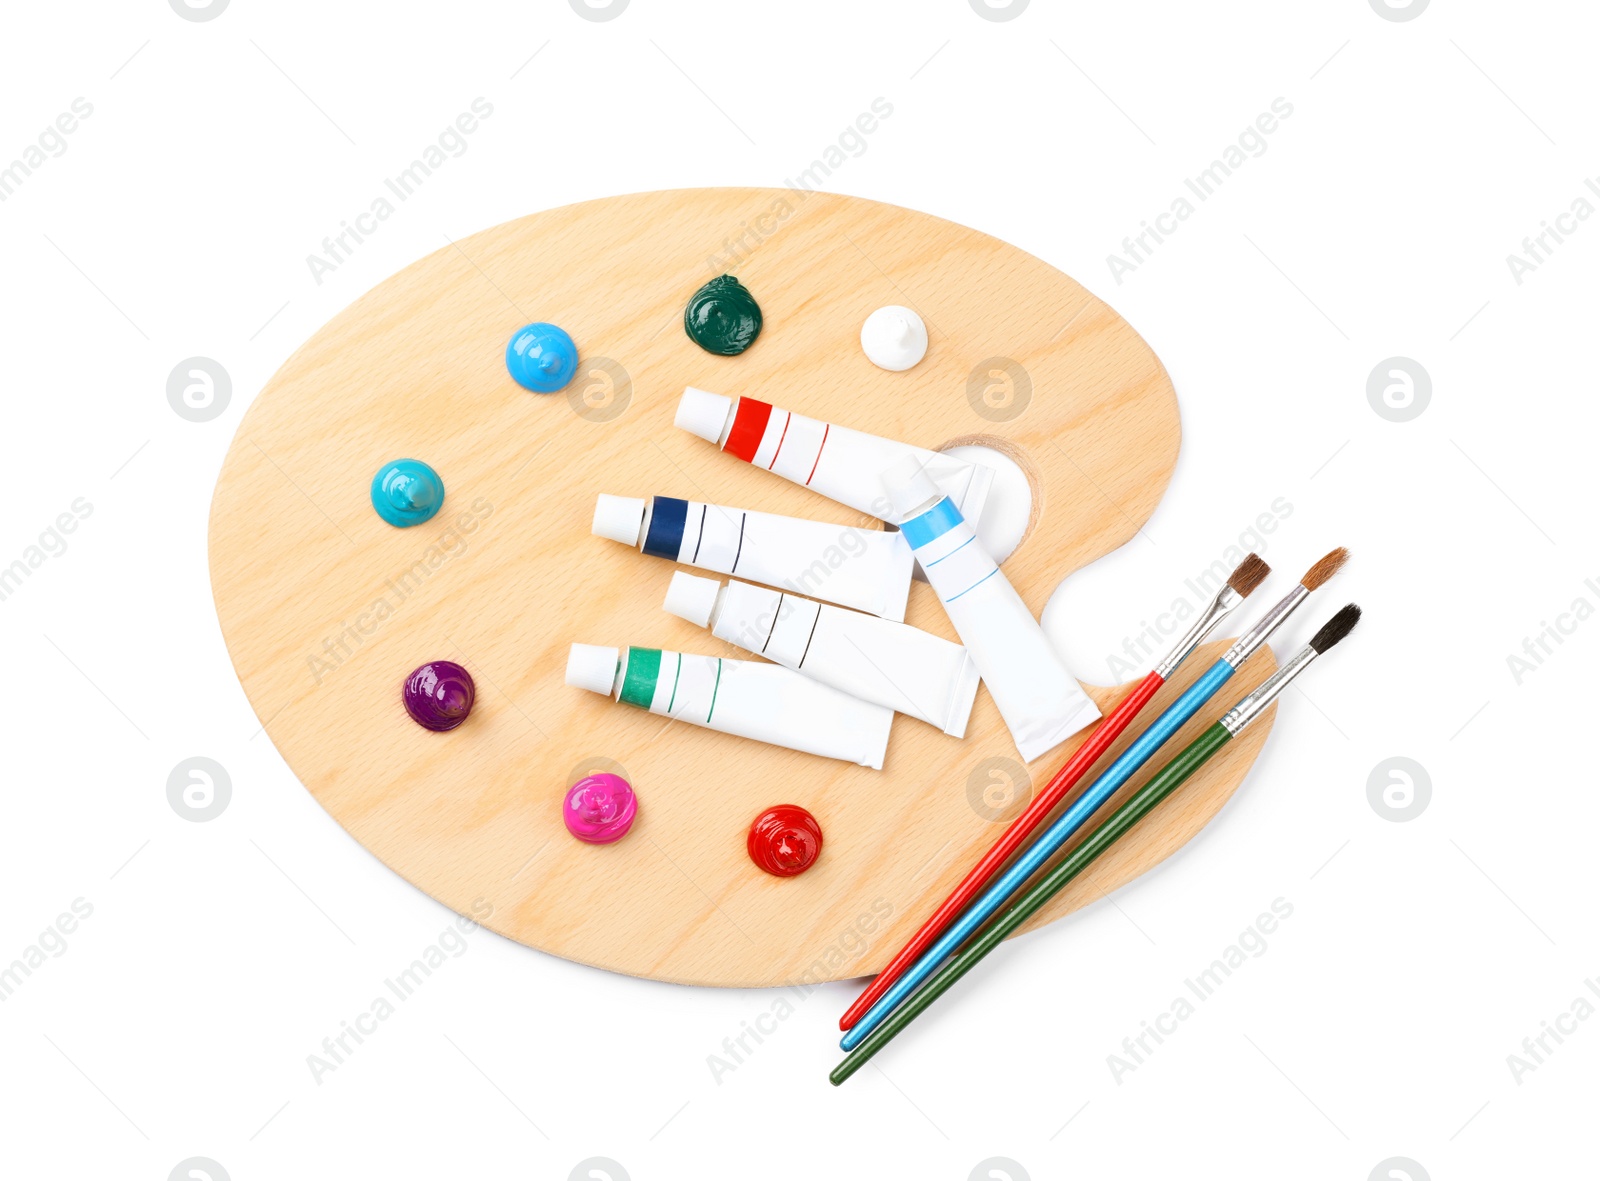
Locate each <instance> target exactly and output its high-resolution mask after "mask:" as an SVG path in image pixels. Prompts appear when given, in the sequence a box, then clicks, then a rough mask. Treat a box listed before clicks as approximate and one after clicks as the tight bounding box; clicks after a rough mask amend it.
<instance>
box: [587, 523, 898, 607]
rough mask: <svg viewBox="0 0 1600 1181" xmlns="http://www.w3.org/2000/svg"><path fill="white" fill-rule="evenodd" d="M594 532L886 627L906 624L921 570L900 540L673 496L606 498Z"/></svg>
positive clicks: (892, 535)
mask: <svg viewBox="0 0 1600 1181" xmlns="http://www.w3.org/2000/svg"><path fill="white" fill-rule="evenodd" d="M591 528H592V529H593V531H594V533H595V535H596V536H598V537H609V538H610V539H611V540H612V541H620V542H622V543H623V544H624V545H632V546H638V547H639V548H641V549H643V551H644V552H645V553H647V554H652V555H654V556H655V557H658V558H666V559H667V560H668V561H672V562H682V563H683V564H684V565H685V566H698V567H700V569H702V570H715V571H716V572H717V573H718V574H737V575H739V576H740V577H741V578H748V579H750V580H751V581H752V582H760V583H764V584H766V585H767V586H777V587H782V588H783V589H784V590H791V591H796V592H798V593H800V594H805V595H811V596H812V597H813V598H818V599H824V600H826V601H827V602H830V603H838V604H839V605H840V606H843V607H854V608H855V609H856V610H858V611H866V612H868V613H870V614H872V615H881V616H883V617H884V618H885V619H894V620H901V619H904V618H905V617H906V596H907V595H908V594H910V593H911V571H912V568H913V566H914V565H915V562H914V560H913V559H912V557H911V549H910V547H908V546H907V545H906V543H905V540H904V539H903V538H902V537H901V536H900V535H899V534H897V533H890V532H886V531H884V530H881V529H857V528H854V527H852V526H849V525H830V524H828V523H827V522H825V521H807V520H802V519H801V518H799V517H780V516H777V515H775V514H773V513H755V512H747V511H746V510H744V509H740V508H726V507H724V506H722V505H716V504H701V503H700V502H699V501H695V500H678V499H677V498H676V497H672V496H656V497H652V498H651V499H650V500H649V501H644V500H641V499H639V498H637V497H632V496H608V495H606V494H605V493H601V494H600V498H599V500H598V501H596V502H595V508H594V522H593V524H592V525H591Z"/></svg>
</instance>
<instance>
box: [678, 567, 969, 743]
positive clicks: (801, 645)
mask: <svg viewBox="0 0 1600 1181" xmlns="http://www.w3.org/2000/svg"><path fill="white" fill-rule="evenodd" d="M662 606H663V607H665V608H666V609H667V611H668V612H670V613H671V614H673V615H676V616H678V617H679V618H680V619H687V620H688V621H689V622H690V623H692V624H694V625H695V626H696V627H709V628H710V629H711V634H712V635H714V636H716V637H717V638H718V639H719V640H726V641H727V642H728V643H730V644H733V645H735V646H736V647H739V648H743V649H744V650H745V651H747V652H754V653H755V654H756V655H757V656H765V657H766V658H767V659H768V660H772V661H776V662H777V663H778V664H781V665H783V666H784V667H785V668H792V669H794V670H795V671H796V672H800V673H804V674H805V675H806V676H808V677H811V678H812V679H813V680H817V681H821V682H822V683H823V684H825V685H832V686H833V687H834V688H835V689H838V690H840V691H841V692H844V693H848V694H850V695H851V696H852V697H859V698H861V700H863V701H871V702H874V703H876V704H878V705H885V706H888V707H889V708H890V709H893V710H896V711H898V712H900V713H903V714H908V715H909V716H911V717H913V718H917V719H919V720H920V721H924V722H927V723H928V724H929V725H932V726H937V727H938V728H939V729H941V730H943V731H944V732H945V733H946V734H949V735H951V736H952V737H955V738H960V737H962V736H963V735H964V734H966V732H967V717H968V715H970V714H971V713H972V700H973V698H974V697H975V696H976V695H977V692H978V667H977V665H975V664H973V662H972V657H970V656H968V655H967V650H966V649H965V648H963V647H962V646H961V645H960V644H952V643H951V642H950V641H949V640H946V639H941V638H940V637H939V636H935V635H932V634H930V633H928V632H925V631H922V630H921V629H920V628H915V627H912V626H910V625H909V624H905V623H895V622H894V621H893V620H889V619H879V618H878V617H877V616H875V615H863V614H862V613H861V612H860V611H846V610H845V609H844V608H843V607H834V606H831V605H830V604H827V603H819V602H817V601H816V600H814V599H807V598H803V597H801V596H800V595H795V594H787V593H784V592H780V591H775V590H771V589H769V588H767V587H764V586H751V585H750V584H749V583H748V582H739V581H738V580H737V579H734V580H731V581H729V582H728V584H727V585H726V586H723V585H722V584H720V583H719V582H717V580H716V579H715V578H700V577H698V576H696V575H694V574H689V573H687V572H685V571H683V570H679V571H677V572H676V573H675V574H673V576H672V582H671V583H670V584H669V585H668V586H667V598H666V602H665V603H663V604H662Z"/></svg>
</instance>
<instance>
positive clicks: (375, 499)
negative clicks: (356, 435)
mask: <svg viewBox="0 0 1600 1181" xmlns="http://www.w3.org/2000/svg"><path fill="white" fill-rule="evenodd" d="M443 503H444V481H443V480H441V479H439V473H438V472H436V471H434V470H433V469H432V468H431V467H429V466H428V465H427V464H425V463H423V462H422V461H421V460H420V459H396V460H394V461H393V462H391V463H386V464H384V465H383V466H382V467H381V468H379V469H378V474H377V475H375V476H373V477H372V507H373V508H375V509H377V510H378V515H379V516H380V517H382V518H383V519H384V520H385V521H388V522H389V524H391V525H398V526H399V527H400V528H402V529H404V528H405V527H406V526H407V525H420V524H422V523H423V522H424V521H428V520H432V519H433V514H434V513H436V512H438V511H439V506H440V505H441V504H443Z"/></svg>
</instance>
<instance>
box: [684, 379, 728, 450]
mask: <svg viewBox="0 0 1600 1181" xmlns="http://www.w3.org/2000/svg"><path fill="white" fill-rule="evenodd" d="M732 413H733V399H732V398H724V397H723V396H722V395H721V394H713V393H711V392H710V391H709V390H697V389H695V388H694V386H692V385H690V386H684V387H683V397H682V398H680V399H679V400H678V415H677V417H676V418H674V419H673V420H672V422H673V425H674V426H677V427H680V428H682V429H683V430H686V431H688V432H689V433H690V434H691V435H699V436H700V437H701V438H702V439H704V440H705V441H706V442H707V443H716V444H717V445H719V446H720V445H721V444H722V429H723V428H724V427H725V426H727V425H728V418H729V416H730V415H732Z"/></svg>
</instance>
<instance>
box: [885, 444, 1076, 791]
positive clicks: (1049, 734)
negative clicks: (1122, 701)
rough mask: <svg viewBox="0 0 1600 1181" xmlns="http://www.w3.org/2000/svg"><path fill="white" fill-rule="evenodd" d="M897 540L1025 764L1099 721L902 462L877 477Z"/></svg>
mask: <svg viewBox="0 0 1600 1181" xmlns="http://www.w3.org/2000/svg"><path fill="white" fill-rule="evenodd" d="M882 479H883V485H884V489H885V491H887V493H888V494H889V498H890V500H891V501H892V502H893V504H894V506H895V512H896V515H897V516H898V518H899V519H898V520H897V521H896V522H895V523H896V524H898V525H899V526H900V535H901V536H902V537H904V538H905V539H906V540H907V541H908V542H910V544H911V549H912V552H913V553H915V554H916V556H917V562H918V564H919V565H920V566H921V567H922V571H923V573H924V574H926V575H927V576H928V585H929V586H931V587H933V591H934V593H935V594H936V595H938V596H939V602H941V603H943V604H944V609H945V612H946V614H948V615H949V616H950V622H951V623H952V624H954V625H955V629H956V634H957V635H958V636H960V637H961V642H962V643H963V644H965V645H966V646H967V652H968V653H970V654H971V656H972V661H973V663H974V664H976V665H977V666H978V672H979V674H980V675H981V676H982V677H983V683H984V684H985V685H987V686H989V695H990V696H991V697H993V698H994V703H995V705H996V707H998V708H999V710H1000V716H1001V718H1002V719H1004V721H1005V724H1006V727H1007V728H1008V729H1009V730H1010V731H1011V737H1012V739H1013V740H1014V741H1015V742H1016V744H1017V750H1018V752H1019V753H1020V754H1021V755H1022V761H1023V762H1025V763H1031V762H1032V761H1033V760H1034V759H1036V758H1038V757H1039V756H1040V755H1042V754H1045V753H1046V752H1047V751H1049V750H1051V749H1052V748H1054V747H1055V746H1057V745H1059V744H1060V743H1062V742H1065V741H1066V740H1067V739H1068V738H1070V737H1072V735H1074V734H1076V733H1077V732H1078V731H1079V730H1081V729H1083V728H1084V727H1085V726H1087V725H1088V724H1089V723H1090V722H1092V721H1094V720H1095V719H1096V718H1098V717H1099V716H1100V709H1099V707H1098V706H1096V705H1095V703H1094V702H1093V701H1091V700H1090V699H1089V696H1088V694H1086V693H1085V692H1084V691H1083V688H1082V687H1081V686H1080V685H1079V684H1078V682H1077V681H1075V680H1074V679H1073V678H1072V674H1071V673H1069V672H1068V671H1067V669H1066V666H1065V665H1064V664H1062V663H1061V658H1060V657H1059V656H1057V655H1056V650H1055V648H1054V647H1052V646H1051V644H1050V639H1049V637H1047V636H1046V635H1045V634H1044V629H1043V628H1041V627H1040V626H1039V622H1038V620H1036V619H1034V617H1033V612H1031V611H1029V610H1028V605H1027V604H1026V603H1024V602H1023V601H1022V596H1021V595H1019V594H1017V591H1016V588H1015V587H1013V586H1012V585H1011V582H1010V580H1009V579H1007V578H1006V576H1005V575H1004V574H1003V573H1001V571H1000V567H998V566H996V565H995V562H994V559H993V558H991V557H990V556H989V554H988V551H987V550H985V549H984V548H983V543H982V542H980V541H979V540H978V539H977V536H976V535H975V534H974V533H973V532H972V526H970V525H968V524H967V522H966V521H965V520H963V519H962V517H961V511H960V510H959V509H957V508H956V506H955V504H954V503H953V502H952V501H951V500H950V498H949V497H948V496H945V495H944V494H943V493H942V492H940V491H939V488H938V486H937V485H935V484H934V482H933V481H932V480H931V479H929V478H928V476H927V475H926V474H925V473H924V472H923V471H922V470H921V468H920V467H919V466H918V464H917V460H916V458H915V457H909V458H907V459H905V460H903V461H902V462H900V463H896V464H894V465H893V466H892V467H890V468H889V469H888V470H887V471H885V472H884V473H883V476H882Z"/></svg>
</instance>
